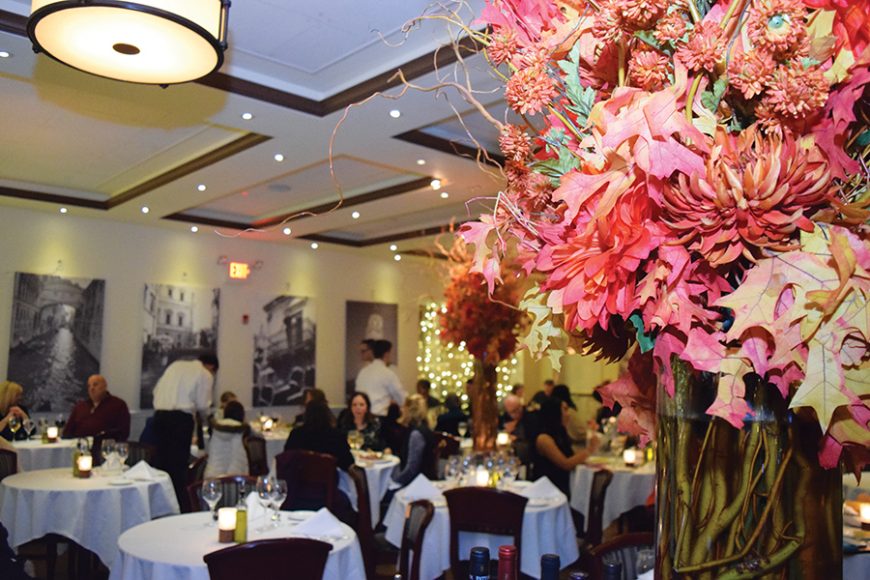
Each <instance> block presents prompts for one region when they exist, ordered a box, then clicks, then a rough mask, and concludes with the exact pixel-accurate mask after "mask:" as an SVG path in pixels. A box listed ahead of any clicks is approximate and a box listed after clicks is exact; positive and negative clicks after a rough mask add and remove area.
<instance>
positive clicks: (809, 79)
mask: <svg viewBox="0 0 870 580" xmlns="http://www.w3.org/2000/svg"><path fill="white" fill-rule="evenodd" d="M827 100H828V81H826V80H825V76H824V74H823V73H822V71H821V69H820V68H819V67H817V66H816V67H810V68H807V69H805V68H804V67H803V66H802V65H801V64H800V63H799V62H791V63H790V64H788V65H785V66H780V67H778V68H777V69H776V70H775V71H774V72H773V76H772V77H771V79H770V82H769V83H768V85H767V91H766V92H765V94H764V96H763V97H762V99H761V104H760V106H759V107H758V108H757V110H756V114H757V115H758V117H759V119H761V120H763V121H766V122H768V123H767V124H769V121H770V120H771V117H773V116H775V117H778V118H779V119H781V120H783V121H785V122H791V121H800V120H801V119H805V118H806V117H808V116H810V115H812V114H813V113H815V112H816V111H819V110H820V109H821V108H822V107H824V106H825V102H826V101H827Z"/></svg>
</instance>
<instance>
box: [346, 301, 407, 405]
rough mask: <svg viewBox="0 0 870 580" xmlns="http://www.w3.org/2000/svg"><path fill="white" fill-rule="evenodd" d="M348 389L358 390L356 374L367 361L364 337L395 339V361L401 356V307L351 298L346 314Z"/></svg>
mask: <svg viewBox="0 0 870 580" xmlns="http://www.w3.org/2000/svg"><path fill="white" fill-rule="evenodd" d="M345 325H346V326H345V328H346V334H345V341H346V345H345V349H344V352H345V355H344V356H345V359H344V376H345V393H346V394H347V395H350V394H351V393H352V392H353V391H354V390H355V384H356V376H357V375H358V374H359V371H360V370H361V369H362V368H363V366H364V365H365V364H366V363H365V361H363V359H362V357H361V355H360V343H362V341H363V340H366V339H371V340H389V341H390V342H391V343H393V352H392V356H391V363H390V364H392V365H395V364H397V363H398V360H399V307H398V305H396V304H381V303H380V302H352V301H348V302H347V309H346V318H345Z"/></svg>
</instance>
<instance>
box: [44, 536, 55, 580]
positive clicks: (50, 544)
mask: <svg viewBox="0 0 870 580" xmlns="http://www.w3.org/2000/svg"><path fill="white" fill-rule="evenodd" d="M56 565H57V539H56V538H51V537H49V538H47V539H46V543H45V568H46V578H47V579H48V580H54V569H55V566H56Z"/></svg>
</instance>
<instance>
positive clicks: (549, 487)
mask: <svg viewBox="0 0 870 580" xmlns="http://www.w3.org/2000/svg"><path fill="white" fill-rule="evenodd" d="M518 493H519V494H520V495H521V496H523V497H527V498H529V499H539V498H540V499H551V498H557V497H559V496H564V494H563V493H562V492H561V491H560V490H559V488H558V487H556V486H555V485H553V482H552V481H550V478H548V477H542V478H540V479H538V481H536V482H535V483H533V484H532V485H529V486H527V487H523V488H521V489H520V490H519V491H518Z"/></svg>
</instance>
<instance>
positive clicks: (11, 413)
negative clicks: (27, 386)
mask: <svg viewBox="0 0 870 580" xmlns="http://www.w3.org/2000/svg"><path fill="white" fill-rule="evenodd" d="M23 396H24V387H22V386H21V385H19V384H18V383H13V382H12V381H5V382H3V383H0V417H2V418H0V437H3V438H4V439H6V440H7V441H13V440H16V439H17V440H23V439H27V437H28V434H27V433H25V432H24V429H18V431H17V432H16V433H13V432H12V429H11V428H10V427H9V423H10V422H11V421H12V417H18V419H20V420H21V421H24V420H25V419H27V418H28V414H27V409H26V408H24V406H23V405H21V398H22V397H23Z"/></svg>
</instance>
